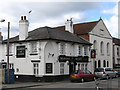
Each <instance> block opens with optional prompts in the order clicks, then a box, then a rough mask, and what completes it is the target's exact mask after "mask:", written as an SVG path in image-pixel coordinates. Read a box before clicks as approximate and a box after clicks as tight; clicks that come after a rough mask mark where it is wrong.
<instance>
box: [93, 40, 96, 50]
mask: <svg viewBox="0 0 120 90" xmlns="http://www.w3.org/2000/svg"><path fill="white" fill-rule="evenodd" d="M93 49H97V41H96V40H95V41H94V42H93Z"/></svg>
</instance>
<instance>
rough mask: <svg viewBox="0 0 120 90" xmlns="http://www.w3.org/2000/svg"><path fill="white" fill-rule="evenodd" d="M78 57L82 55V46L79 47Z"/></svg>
mask: <svg viewBox="0 0 120 90" xmlns="http://www.w3.org/2000/svg"><path fill="white" fill-rule="evenodd" d="M78 55H79V56H80V55H81V46H78Z"/></svg>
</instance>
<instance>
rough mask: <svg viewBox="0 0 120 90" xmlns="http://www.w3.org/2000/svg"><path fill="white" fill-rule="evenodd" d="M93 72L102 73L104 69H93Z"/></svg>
mask: <svg viewBox="0 0 120 90" xmlns="http://www.w3.org/2000/svg"><path fill="white" fill-rule="evenodd" d="M95 72H104V69H103V68H97V69H95Z"/></svg>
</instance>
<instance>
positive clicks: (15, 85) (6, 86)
mask: <svg viewBox="0 0 120 90" xmlns="http://www.w3.org/2000/svg"><path fill="white" fill-rule="evenodd" d="M61 82H66V81H59V82H15V83H11V84H2V90H7V89H18V88H27V87H35V86H45V85H51V84H55V83H61ZM67 82H68V81H67Z"/></svg>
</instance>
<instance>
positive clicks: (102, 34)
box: [89, 20, 113, 71]
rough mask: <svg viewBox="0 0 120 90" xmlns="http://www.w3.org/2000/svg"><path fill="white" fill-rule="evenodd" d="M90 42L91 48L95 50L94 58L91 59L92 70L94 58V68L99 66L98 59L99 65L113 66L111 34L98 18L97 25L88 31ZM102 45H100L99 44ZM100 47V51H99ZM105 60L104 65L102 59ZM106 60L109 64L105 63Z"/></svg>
mask: <svg viewBox="0 0 120 90" xmlns="http://www.w3.org/2000/svg"><path fill="white" fill-rule="evenodd" d="M89 37H90V40H89V41H90V43H92V44H93V45H92V47H91V49H95V50H96V58H95V59H91V62H92V65H91V67H92V70H93V71H94V60H95V61H96V68H97V67H99V65H98V60H100V62H101V64H100V67H111V68H113V58H112V57H113V54H112V52H113V49H112V48H113V45H112V36H111V35H110V33H109V31H108V30H107V28H106V26H105V24H104V23H103V21H102V20H100V21H99V22H98V23H97V25H96V26H95V27H94V28H93V29H92V31H91V32H89ZM101 45H102V46H101ZM101 49H102V51H101ZM104 60H105V62H106V65H105V66H104V63H103V61H104ZM107 62H108V64H109V65H107Z"/></svg>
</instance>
